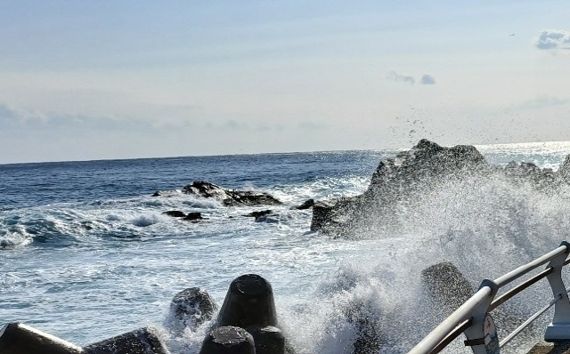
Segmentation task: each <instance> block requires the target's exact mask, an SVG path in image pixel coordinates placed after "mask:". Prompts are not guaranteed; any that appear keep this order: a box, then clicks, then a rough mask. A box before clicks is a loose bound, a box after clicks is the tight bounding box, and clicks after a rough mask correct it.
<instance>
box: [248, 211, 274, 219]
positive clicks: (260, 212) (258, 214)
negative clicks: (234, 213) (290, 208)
mask: <svg viewBox="0 0 570 354" xmlns="http://www.w3.org/2000/svg"><path fill="white" fill-rule="evenodd" d="M272 213H273V210H269V209H268V210H259V211H252V212H251V213H249V214H245V215H244V216H249V217H254V218H258V217H260V216H265V215H269V214H272Z"/></svg>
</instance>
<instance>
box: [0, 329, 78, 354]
mask: <svg viewBox="0 0 570 354" xmlns="http://www.w3.org/2000/svg"><path fill="white" fill-rule="evenodd" d="M0 353H2V354H47V353H49V354H80V353H82V349H81V348H80V347H78V346H76V345H74V344H71V343H68V342H66V341H64V340H62V339H59V338H56V337H54V336H51V335H49V334H47V333H43V332H41V331H39V330H37V329H35V328H32V327H30V326H27V325H25V324H22V323H9V324H7V325H5V326H4V327H0Z"/></svg>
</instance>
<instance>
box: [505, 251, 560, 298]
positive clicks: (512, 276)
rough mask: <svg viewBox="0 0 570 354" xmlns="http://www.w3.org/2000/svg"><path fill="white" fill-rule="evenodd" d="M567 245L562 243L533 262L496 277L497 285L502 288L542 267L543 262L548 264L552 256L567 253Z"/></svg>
mask: <svg viewBox="0 0 570 354" xmlns="http://www.w3.org/2000/svg"><path fill="white" fill-rule="evenodd" d="M566 250H567V247H566V245H562V246H560V247H558V248H557V249H555V250H554V251H550V252H548V253H547V254H545V255H544V256H542V257H538V258H537V259H535V260H534V261H532V262H528V263H527V264H525V265H522V266H520V267H518V268H517V269H515V270H513V271H511V272H508V273H507V274H505V275H503V276H500V277H498V278H497V279H495V283H496V284H497V286H498V287H499V288H502V287H503V286H505V285H507V284H509V283H510V282H512V281H514V280H516V279H518V278H520V277H522V276H523V275H525V274H527V273H528V272H530V271H531V270H533V269H536V268H538V267H540V266H541V265H543V264H546V263H547V262H549V261H550V260H552V258H554V257H556V256H558V255H560V254H563V253H566Z"/></svg>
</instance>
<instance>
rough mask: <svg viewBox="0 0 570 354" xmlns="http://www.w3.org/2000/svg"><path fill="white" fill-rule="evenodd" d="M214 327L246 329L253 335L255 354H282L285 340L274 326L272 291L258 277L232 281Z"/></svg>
mask: <svg viewBox="0 0 570 354" xmlns="http://www.w3.org/2000/svg"><path fill="white" fill-rule="evenodd" d="M217 325H218V326H238V327H241V328H245V329H247V331H248V332H249V333H251V335H252V336H253V339H254V341H255V349H256V352H257V354H282V353H284V352H285V338H284V337H283V334H282V332H281V330H280V329H279V328H278V327H277V313H276V311H275V301H274V299H273V289H272V288H271V284H270V283H269V282H268V281H267V280H265V279H264V278H263V277H261V276H259V275H256V274H246V275H242V276H240V277H238V278H236V279H235V280H234V281H232V283H231V285H230V288H229V290H228V293H227V295H226V298H225V299H224V304H223V305H222V308H221V310H220V313H219V315H218V321H217Z"/></svg>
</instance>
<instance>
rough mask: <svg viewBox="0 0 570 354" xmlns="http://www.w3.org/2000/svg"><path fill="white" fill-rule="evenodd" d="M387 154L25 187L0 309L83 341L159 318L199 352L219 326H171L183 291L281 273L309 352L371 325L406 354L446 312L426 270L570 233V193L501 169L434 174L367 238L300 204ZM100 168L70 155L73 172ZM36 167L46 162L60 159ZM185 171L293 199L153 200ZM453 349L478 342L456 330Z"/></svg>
mask: <svg viewBox="0 0 570 354" xmlns="http://www.w3.org/2000/svg"><path fill="white" fill-rule="evenodd" d="M507 148H508V149H507ZM507 150H508V151H507ZM483 151H484V152H485V154H486V156H487V157H488V159H489V160H490V161H491V162H493V163H497V164H503V163H506V162H508V160H509V159H512V158H516V159H517V160H521V161H522V160H527V161H528V160H530V161H536V162H538V164H539V165H540V166H548V167H554V168H556V167H557V166H558V164H560V162H561V160H562V159H563V157H564V156H563V153H562V151H564V149H562V148H561V149H558V150H556V151H554V152H553V150H552V149H550V150H549V149H543V150H537V149H536V148H535V147H531V148H529V147H527V146H524V145H522V146H519V145H515V146H508V147H505V146H500V147H492V146H491V147H485V148H484V149H483ZM389 154H390V153H376V152H344V153H322V154H320V155H319V154H316V153H313V154H287V155H260V156H262V157H261V158H260V157H255V161H256V163H257V164H254V165H255V166H257V167H256V168H257V170H254V171H242V172H240V173H242V174H241V175H240V174H238V175H236V172H235V171H240V170H243V169H244V168H243V166H251V165H252V163H251V161H253V160H252V159H254V157H249V159H250V160H248V157H236V158H235V160H232V158H231V157H226V158H225V159H222V160H220V159H221V157H216V158H211V159H212V160H207V158H202V160H192V159H189V160H188V161H186V160H180V159H173V160H169V159H164V160H166V161H163V160H152V164H153V166H154V168H153V169H150V168H149V166H148V164H150V163H151V162H150V161H147V160H140V161H139V162H134V161H117V162H115V165H113V164H111V165H110V167H109V166H107V174H106V177H104V178H109V177H108V176H114V177H115V179H116V180H117V181H124V185H120V184H119V185H117V186H116V187H115V188H117V191H109V190H108V188H109V187H108V185H107V184H104V183H102V182H101V180H100V179H101V178H103V177H101V176H99V177H98V176H95V177H93V180H91V183H90V184H89V185H90V186H94V185H101V186H102V187H101V188H100V189H99V190H92V189H91V190H90V191H89V195H88V196H87V197H82V196H74V197H73V198H70V197H69V195H63V196H53V195H42V196H38V197H37V198H36V199H34V196H31V195H27V196H26V195H25V193H27V192H25V191H24V190H26V188H23V187H22V191H21V192H17V191H15V192H13V195H11V196H10V198H11V200H15V202H13V203H11V204H6V205H8V207H7V208H5V209H2V210H1V211H0V257H1V258H0V263H1V266H2V269H3V270H4V271H3V272H2V273H0V298H1V299H2V305H0V320H1V321H2V322H9V321H25V322H27V323H29V324H32V325H34V326H37V327H39V328H41V329H43V330H46V331H49V332H51V333H54V334H56V335H59V336H61V337H63V338H65V339H68V340H72V341H75V342H77V343H79V344H87V343H90V342H93V341H96V340H100V339H103V338H106V337H110V336H113V335H116V334H118V333H122V332H126V331H129V330H132V329H135V328H138V327H141V326H145V325H154V326H158V327H160V328H161V333H162V336H163V337H164V339H165V341H166V342H167V344H168V345H169V347H170V349H171V350H172V352H173V353H182V352H184V353H186V352H188V353H197V352H198V350H199V347H200V343H201V341H202V338H203V337H204V335H205V333H206V331H207V328H208V326H209V324H210V323H206V324H204V325H202V326H200V327H199V328H198V329H197V330H196V331H190V330H186V331H184V332H183V333H174V332H170V331H169V329H168V328H169V326H168V325H164V324H165V321H167V318H168V304H169V302H170V300H171V298H172V296H173V295H174V294H175V293H177V292H178V291H179V290H182V289H183V288H185V287H190V286H200V287H202V288H205V289H207V290H208V291H209V292H210V293H211V294H212V296H213V297H214V298H215V299H216V301H217V302H218V304H221V301H222V300H223V297H224V295H225V292H226V290H227V287H228V286H229V283H230V281H231V280H232V279H233V278H235V277H237V276H238V275H241V274H244V273H250V272H253V273H258V274H261V275H262V276H264V277H266V278H267V279H268V280H270V281H271V282H272V284H273V288H274V291H275V294H276V302H277V309H278V315H279V319H280V324H281V326H282V327H283V329H284V330H285V332H286V334H287V336H288V337H289V338H290V340H291V342H292V345H293V346H294V347H295V349H296V350H297V353H299V354H303V353H307V354H309V353H320V354H329V353H330V354H332V353H352V352H353V350H354V343H355V341H357V340H358V338H359V336H361V335H362V333H363V331H364V332H365V333H366V335H368V336H369V337H375V338H376V339H375V340H377V341H378V342H379V348H380V352H382V353H403V352H406V351H407V350H409V349H410V348H411V347H412V346H413V345H414V344H415V343H417V342H418V341H419V340H420V339H421V338H422V337H423V336H424V335H425V334H427V333H428V332H429V331H430V330H431V329H432V328H433V327H434V326H435V325H436V324H437V323H438V321H440V320H442V319H443V317H444V313H443V312H441V311H439V310H438V309H437V308H435V307H434V304H433V303H432V301H431V300H430V297H429V296H428V295H427V294H426V292H425V289H424V287H423V286H422V281H421V276H420V274H421V271H422V270H423V269H425V268H426V267H428V266H429V265H432V264H435V263H438V262H441V261H450V262H452V263H453V264H454V265H456V266H457V267H458V268H459V270H460V271H461V272H462V273H463V274H464V275H465V276H466V277H467V279H468V280H469V282H470V283H471V284H472V286H473V287H474V288H475V287H476V286H477V285H478V284H479V282H480V281H481V280H482V279H483V278H494V277H497V276H499V275H501V274H504V273H505V272H507V271H509V270H511V269H514V268H515V267H517V266H518V265H521V264H523V263H525V262H528V261H530V260H531V259H533V258H535V257H537V256H539V255H542V254H543V253H546V252H548V251H550V250H551V249H553V248H555V247H556V246H557V245H558V244H559V243H560V241H561V240H565V239H569V237H568V232H569V231H567V230H569V226H570V220H569V219H568V218H567V215H568V214H569V213H570V199H569V198H568V196H570V191H568V190H560V191H559V192H558V193H555V194H552V195H546V194H543V193H540V192H537V191H536V190H535V189H533V188H532V187H531V186H529V185H525V184H520V185H514V184H512V183H510V182H509V181H507V180H504V179H500V178H495V179H488V180H482V179H477V178H476V177H473V178H466V179H462V180H454V181H448V182H446V183H444V184H437V185H434V186H432V188H427V189H425V190H423V191H422V193H421V195H418V196H416V198H415V199H414V203H412V204H407V205H406V207H405V208H404V207H401V208H399V209H398V210H396V211H395V215H397V218H398V225H399V226H398V228H397V229H395V228H390V229H370V230H368V232H367V234H366V235H363V236H364V237H360V238H359V239H355V240H351V239H331V238H329V237H327V236H324V235H320V234H318V233H308V232H307V231H308V229H309V224H310V219H311V212H310V210H309V211H307V210H292V209H290V207H292V206H294V205H298V204H300V203H302V202H303V201H304V200H306V199H308V198H314V199H328V198H334V197H339V196H352V195H356V194H359V193H362V192H363V191H364V190H365V189H366V187H367V186H368V183H369V181H370V176H371V175H372V172H373V170H374V168H375V167H376V165H377V163H378V161H379V159H380V157H381V156H387V155H389ZM260 159H261V160H260ZM221 161H222V162H221ZM259 161H261V162H259ZM96 163H97V162H95V164H96ZM157 164H158V166H159V167H156V166H157ZM99 167H100V166H91V165H80V166H69V171H67V172H66V174H65V176H70V175H73V174H75V175H76V176H81V175H82V174H83V173H84V170H85V169H87V170H89V169H97V168H99ZM0 168H1V167H0ZM21 168H27V169H29V168H30V167H28V166H26V165H24V166H23V167H21ZM35 168H37V171H35V173H38V174H40V175H46V173H45V171H46V170H48V171H51V170H50V169H54V168H55V167H53V166H50V165H49V164H48V165H45V166H42V167H41V168H39V167H37V166H36V167H35ZM58 168H61V167H60V166H59V167H58ZM16 170H17V169H16ZM151 170H152V174H151V173H150V172H149V175H144V174H142V173H143V172H141V171H151ZM203 171H211V172H210V173H209V174H208V173H204V172H203ZM227 171H233V172H227ZM1 172H2V173H4V174H8V175H9V173H15V172H14V171H12V172H10V171H6V170H2V171H1ZM123 174H124V175H123ZM128 175H132V176H134V177H130V178H131V179H129V177H128ZM252 175H254V176H256V177H252ZM173 176H177V178H174V179H173ZM14 178H15V177H14ZM60 178H63V177H60ZM188 179H205V180H211V181H212V182H217V183H219V184H221V185H227V186H230V187H240V186H247V188H250V189H254V190H259V191H265V192H269V193H271V194H272V195H274V196H276V197H277V198H279V199H281V200H282V201H283V202H284V203H285V205H284V206H280V207H274V208H272V209H274V212H275V213H276V214H277V215H278V218H277V220H278V222H277V223H256V222H254V221H253V220H252V219H251V218H247V217H243V216H242V215H243V214H246V213H249V212H251V211H253V210H258V209H260V208H233V207H229V208H226V207H223V206H221V205H220V204H219V203H218V202H216V201H211V200H204V199H196V198H192V197H190V196H187V195H183V194H181V193H179V192H176V191H173V192H172V193H171V194H169V195H168V196H167V197H161V198H153V197H150V194H151V193H152V192H153V191H154V190H157V189H160V190H167V189H170V190H174V189H175V188H180V187H181V186H182V185H183V184H184V183H187V182H189V180H188ZM14 181H16V182H18V179H15V180H13V181H12V182H11V183H12V184H16V185H17V183H14ZM157 181H166V182H157ZM65 182H66V183H68V184H69V181H67V180H66V181H65ZM72 182H73V181H72ZM135 182H136V183H138V187H137V188H136V189H135V190H132V191H130V192H129V193H126V192H125V188H129V187H127V186H130V185H133V184H135ZM5 183H8V182H5ZM19 183H23V182H21V181H20V182H19ZM57 183H58V179H57V178H56V179H55V181H54V184H57ZM82 183H84V182H82ZM103 186H104V187H103ZM6 188H7V187H5V189H6ZM77 188H79V189H81V188H84V189H85V188H86V187H77ZM27 189H29V187H28V188H27ZM62 194H63V193H62ZM72 195H73V193H72ZM40 197H41V198H40ZM46 200H49V202H48V201H46ZM167 210H183V211H185V212H201V213H203V215H204V216H205V217H206V218H207V220H204V221H202V222H200V223H198V224H193V223H188V222H185V221H183V220H179V219H176V218H171V217H168V216H165V215H163V214H162V213H163V212H164V211H167ZM373 217H374V216H373V215H371V218H373ZM381 217H382V216H381V215H377V216H376V218H381ZM549 292H550V290H549V289H548V287H547V286H546V285H545V284H537V285H536V286H534V287H533V288H531V289H529V290H528V291H527V292H525V293H524V294H523V295H521V296H518V297H516V298H515V299H513V301H512V303H509V305H508V307H506V309H505V311H508V312H509V313H511V314H513V316H515V317H516V318H520V319H521V322H522V320H524V319H525V318H526V317H527V316H528V315H530V314H531V313H532V312H533V311H534V310H536V309H537V308H538V307H540V306H541V304H544V303H545V302H547V301H548V298H549ZM359 318H365V321H364V322H363V321H360V320H359ZM548 319H549V315H548V314H547V315H545V317H544V321H543V322H545V321H548ZM101 323H105V326H101ZM502 325H504V326H507V325H510V324H501V323H498V326H502ZM363 326H364V327H366V328H364V329H363ZM543 329H544V326H543V325H542V324H541V325H537V326H535V327H533V329H531V330H530V331H527V332H525V333H523V335H522V338H521V339H520V340H519V341H518V342H515V343H513V344H512V345H509V347H508V348H507V352H509V351H510V352H523V351H524V349H525V348H526V349H528V347H529V346H530V345H532V344H533V343H534V342H535V341H536V340H537V339H538V338H539V337H540V336H541V335H542V333H541V331H542V330H543ZM449 352H467V351H466V349H465V348H463V347H462V343H454V344H453V346H452V347H451V348H450V349H449Z"/></svg>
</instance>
